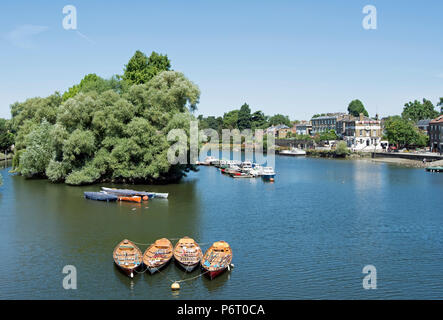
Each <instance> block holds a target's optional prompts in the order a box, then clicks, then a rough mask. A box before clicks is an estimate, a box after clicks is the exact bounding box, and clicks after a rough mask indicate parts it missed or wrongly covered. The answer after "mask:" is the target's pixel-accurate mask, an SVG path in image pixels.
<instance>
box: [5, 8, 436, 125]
mask: <svg viewBox="0 0 443 320" xmlns="http://www.w3.org/2000/svg"><path fill="white" fill-rule="evenodd" d="M68 4H72V5H75V6H76V8H77V18H78V31H79V32H80V33H81V35H80V34H79V33H78V32H76V31H73V30H69V31H67V30H64V29H63V27H62V20H63V17H64V16H63V13H62V8H63V7H64V6H65V5H68ZM367 4H372V5H375V6H376V8H377V16H378V21H377V24H378V26H377V27H378V28H377V30H365V29H363V27H362V20H363V18H364V14H363V13H362V9H363V7H364V6H365V5H367ZM442 12H443V1H400V0H389V1H387V0H385V1H374V0H365V1H360V0H352V1H349V0H346V1H345V0H337V1H334V0H324V1H313V0H311V1H308V0H306V1H296V0H291V1H270V0H269V1H260V0H255V1H249V0H243V1H242V0H238V1H230V0H225V1H209V0H204V1H195V0H187V1H182V0H176V1H167V0H161V1H146V0H145V1H129V0H127V1H123V0H121V1H111V0H107V1H90V0H89V1H76V0H74V1H59V0H57V1H55V0H51V1H42V0H40V1H21V0H15V1H8V2H7V1H1V4H0V63H1V65H0V70H1V71H0V72H1V75H0V88H1V89H0V117H8V118H9V117H10V114H9V105H10V104H11V103H13V102H15V101H23V100H25V99H26V98H29V97H33V96H47V95H49V94H51V93H53V92H54V91H56V90H58V91H60V92H63V91H65V90H66V89H67V88H69V87H70V86H72V85H74V84H76V83H78V82H79V81H80V80H81V79H82V78H83V76H84V75H86V74H88V73H96V74H98V75H100V76H103V77H110V76H111V75H113V74H117V73H120V74H121V72H122V69H123V65H124V64H125V63H126V62H127V61H128V60H129V58H130V57H131V56H132V54H133V53H134V52H135V50H137V49H140V50H142V51H144V52H145V53H147V54H149V53H150V52H151V51H153V50H154V51H157V52H160V53H165V54H167V55H168V56H169V58H170V59H171V61H172V64H173V68H174V69H175V70H178V71H182V72H184V73H185V75H186V76H187V77H188V78H189V79H191V80H192V81H194V82H195V83H196V84H197V85H198V86H199V87H200V90H201V99H200V104H199V110H198V112H197V113H198V114H200V113H202V114H204V115H210V114H214V115H223V113H224V112H226V111H228V110H231V109H232V108H237V107H240V105H241V104H242V103H243V102H248V103H249V105H250V106H251V108H252V110H256V109H261V110H263V111H264V112H265V113H267V114H274V113H283V114H287V115H289V116H290V118H291V119H309V118H310V117H311V115H312V114H314V113H321V112H329V111H345V110H346V108H347V104H348V103H349V102H350V101H351V100H352V99H355V98H359V99H361V100H362V101H363V103H364V104H365V106H366V108H367V109H368V111H369V113H370V114H371V115H374V114H375V113H376V112H378V113H379V114H380V115H382V116H385V115H389V114H399V113H401V110H402V108H403V105H404V103H405V102H407V101H409V100H413V99H422V98H423V97H426V98H428V99H431V100H432V101H433V102H434V103H436V102H437V100H438V98H439V97H440V96H443V41H442V35H443V19H442V18H441V16H442ZM82 35H83V36H82Z"/></svg>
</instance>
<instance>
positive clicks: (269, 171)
mask: <svg viewBox="0 0 443 320" xmlns="http://www.w3.org/2000/svg"><path fill="white" fill-rule="evenodd" d="M261 177H262V178H263V180H265V181H273V180H274V178H275V171H274V169H273V168H272V167H264V168H263V171H262V173H261Z"/></svg>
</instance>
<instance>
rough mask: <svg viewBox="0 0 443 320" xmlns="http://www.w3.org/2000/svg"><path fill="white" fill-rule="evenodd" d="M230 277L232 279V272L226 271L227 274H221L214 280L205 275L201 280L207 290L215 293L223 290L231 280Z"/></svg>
mask: <svg viewBox="0 0 443 320" xmlns="http://www.w3.org/2000/svg"><path fill="white" fill-rule="evenodd" d="M230 277H231V272H230V271H228V270H226V272H223V273H222V274H220V275H219V276H217V277H216V278H214V279H212V280H211V279H209V278H208V277H207V276H206V275H203V276H202V277H201V278H202V282H203V285H204V286H205V288H206V290H208V292H210V293H213V292H217V291H219V290H220V289H221V288H223V286H224V285H225V284H226V282H227V281H228V280H229V279H230Z"/></svg>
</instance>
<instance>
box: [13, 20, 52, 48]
mask: <svg viewBox="0 0 443 320" xmlns="http://www.w3.org/2000/svg"><path fill="white" fill-rule="evenodd" d="M48 29H49V28H48V27H46V26H36V25H31V24H25V25H22V26H19V27H17V28H15V29H14V30H12V31H10V32H8V33H7V34H6V36H5V39H6V40H8V41H9V42H11V43H12V44H13V45H15V46H17V47H20V48H25V49H28V48H32V47H33V46H34V41H33V37H34V36H36V35H38V34H40V33H42V32H45V31H46V30H48Z"/></svg>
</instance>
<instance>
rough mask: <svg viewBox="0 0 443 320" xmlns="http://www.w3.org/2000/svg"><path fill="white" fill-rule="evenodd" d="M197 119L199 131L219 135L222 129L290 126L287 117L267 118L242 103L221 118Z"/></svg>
mask: <svg viewBox="0 0 443 320" xmlns="http://www.w3.org/2000/svg"><path fill="white" fill-rule="evenodd" d="M197 119H198V120H199V128H200V129H208V128H210V129H214V130H216V131H217V132H218V133H219V134H221V133H222V130H223V129H230V130H232V129H239V130H240V131H241V130H244V129H252V130H255V129H266V128H268V127H271V126H276V125H279V124H284V125H287V126H288V127H290V126H292V123H291V120H289V117H288V116H285V115H282V114H275V115H273V116H268V115H265V114H264V113H263V111H261V110H257V111H255V112H253V113H252V112H251V108H250V107H249V105H248V104H247V103H244V104H243V105H242V106H241V107H240V108H239V109H234V110H231V111H228V112H225V113H224V114H223V117H215V116H208V117H204V116H203V115H199V116H198V117H197Z"/></svg>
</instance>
